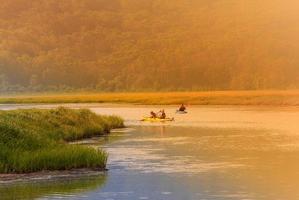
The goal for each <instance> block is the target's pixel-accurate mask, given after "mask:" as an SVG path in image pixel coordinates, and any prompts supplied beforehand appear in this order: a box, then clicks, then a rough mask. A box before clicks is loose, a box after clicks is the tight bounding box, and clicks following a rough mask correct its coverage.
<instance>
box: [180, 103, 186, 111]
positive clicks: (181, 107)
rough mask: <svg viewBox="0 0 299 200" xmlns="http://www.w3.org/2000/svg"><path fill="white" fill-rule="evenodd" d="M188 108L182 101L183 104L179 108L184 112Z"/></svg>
mask: <svg viewBox="0 0 299 200" xmlns="http://www.w3.org/2000/svg"><path fill="white" fill-rule="evenodd" d="M185 110H186V106H185V105H184V104H183V103H182V105H181V106H180V108H179V111H181V112H184V111H185Z"/></svg>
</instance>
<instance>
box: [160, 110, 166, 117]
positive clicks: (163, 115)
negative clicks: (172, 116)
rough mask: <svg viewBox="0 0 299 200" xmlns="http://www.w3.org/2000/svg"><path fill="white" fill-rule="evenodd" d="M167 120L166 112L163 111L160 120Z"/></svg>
mask: <svg viewBox="0 0 299 200" xmlns="http://www.w3.org/2000/svg"><path fill="white" fill-rule="evenodd" d="M165 118H166V113H165V112H164V110H161V115H160V119H165Z"/></svg>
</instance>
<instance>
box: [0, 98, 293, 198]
mask: <svg viewBox="0 0 299 200" xmlns="http://www.w3.org/2000/svg"><path fill="white" fill-rule="evenodd" d="M67 106H70V107H74V108H76V107H88V108H90V109H91V110H93V111H95V112H97V113H99V114H117V115H121V116H122V117H124V118H125V119H126V124H127V126H129V127H130V128H129V129H127V130H123V131H122V132H118V133H113V134H111V135H110V136H109V137H107V138H106V139H105V141H103V140H96V139H93V140H90V141H88V142H87V143H86V144H88V145H93V146H103V145H104V148H105V149H106V151H107V152H108V153H109V161H108V168H109V171H108V173H107V180H106V182H105V183H104V184H103V185H102V186H99V187H98V188H96V189H94V190H90V191H85V192H84V195H83V193H80V194H77V193H75V194H73V193H71V195H73V196H72V198H73V199H76V197H77V199H80V198H83V197H82V196H84V198H86V199H120V200H122V199H124V200H131V199H166V200H181V199H191V200H197V199H211V200H214V199H216V200H217V199H220V200H224V199H225V200H226V199H227V200H231V199H264V200H275V199H277V200H278V199H287V200H293V199H294V200H296V199H299V191H298V190H297V188H298V185H299V171H298V169H299V126H298V123H297V122H298V120H299V108H297V107H292V108H291V107H289V108H286V107H280V108H278V107H276V108H273V107H239V106H232V107H230V106H208V107H205V106H196V107H193V106H192V107H189V108H188V114H186V115H178V114H175V109H176V108H175V107H173V106H169V107H168V106H167V107H165V110H166V113H167V114H168V115H169V116H170V117H175V121H174V122H169V123H146V122H140V121H139V120H140V119H141V118H142V117H143V116H145V115H147V114H148V113H149V112H150V111H151V110H159V109H161V108H162V106H157V107H149V106H108V107H107V106H102V105H97V104H82V105H77V106H73V105H67ZM42 107H49V106H47V105H43V106H42ZM1 109H4V108H1ZM7 109H9V108H7ZM51 192H53V191H48V192H47V191H45V193H43V194H42V195H41V197H46V198H42V199H56V198H59V197H61V196H63V195H59V194H60V193H59V191H58V193H57V194H56V196H55V198H54V197H53V195H52V196H51V195H50V194H51ZM49 193H50V194H49ZM80 195H81V196H80ZM79 196H80V198H79ZM49 197H50V198H49ZM64 198H65V195H64ZM72 198H69V199H72Z"/></svg>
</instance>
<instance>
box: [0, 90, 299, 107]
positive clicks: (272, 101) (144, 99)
mask: <svg viewBox="0 0 299 200" xmlns="http://www.w3.org/2000/svg"><path fill="white" fill-rule="evenodd" d="M0 103H2V104H8V103H12V104H13V103H131V104H148V105H162V104H164V105H174V104H180V103H186V104H193V105H299V90H286V91H279V90H272V91H213V92H165V93H74V94H34V95H33V94H31V95H30V94H29V95H14V96H2V97H0Z"/></svg>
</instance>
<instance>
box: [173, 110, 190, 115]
mask: <svg viewBox="0 0 299 200" xmlns="http://www.w3.org/2000/svg"><path fill="white" fill-rule="evenodd" d="M175 113H176V114H187V113H188V112H187V111H180V110H177V111H176V112H175Z"/></svg>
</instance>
